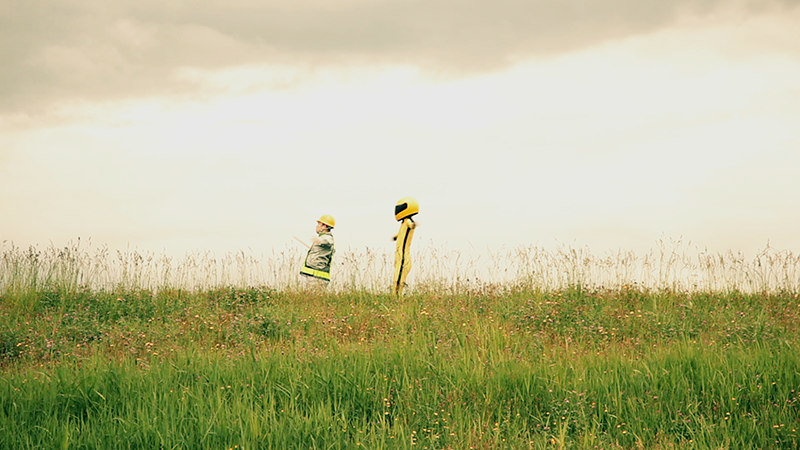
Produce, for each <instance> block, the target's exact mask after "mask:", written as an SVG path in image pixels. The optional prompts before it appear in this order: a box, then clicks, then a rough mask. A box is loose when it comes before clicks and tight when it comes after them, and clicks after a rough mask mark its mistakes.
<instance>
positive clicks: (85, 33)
mask: <svg viewBox="0 0 800 450" xmlns="http://www.w3.org/2000/svg"><path fill="white" fill-rule="evenodd" d="M5 1H9V0H5ZM12 3H14V5H13V6H10V5H6V7H5V8H3V10H4V12H2V13H0V14H1V15H0V24H2V26H0V58H2V59H3V61H4V64H3V66H2V68H0V105H2V106H0V113H6V114H8V113H17V114H19V113H23V114H31V113H41V112H43V111H45V110H46V108H48V107H49V106H50V105H52V104H53V103H54V102H58V101H64V100H79V101H92V102H96V101H105V100H116V99H124V98H141V97H152V96H178V97H181V96H183V97H186V98H193V97H195V96H198V95H213V94H215V93H218V92H215V91H214V90H209V89H208V86H207V85H205V84H203V83H202V82H201V81H200V80H197V79H193V78H192V77H187V76H186V74H187V73H191V72H192V71H197V70H199V71H212V72H213V71H223V70H226V69H227V70H230V69H235V68H237V67H246V66H267V67H293V68H295V69H297V73H295V75H292V76H293V77H297V80H298V82H300V83H302V82H303V80H304V79H305V78H306V76H307V75H305V74H306V72H307V71H311V72H313V71H314V70H315V69H316V68H319V67H348V66H413V67H417V68H419V69H421V70H422V71H423V72H425V73H427V74H430V75H436V76H444V77H460V76H464V75H469V74H474V73H480V72H491V71H496V70H502V69H504V68H507V67H508V66H509V65H512V64H515V63H516V62H518V61H521V60H525V59H528V58H531V57H542V56H550V55H556V54H559V53H562V52H567V51H571V50H575V49H580V48H583V47H587V46H591V45H596V44H598V43H602V42H604V41H607V40H609V39H620V38H625V37H628V36H632V35H638V34H643V33H650V32H653V31H657V30H659V29H662V28H664V27H667V26H669V25H670V24H673V23H675V21H676V20H678V19H679V18H680V17H685V16H687V15H688V16H690V17H707V16H709V15H710V14H712V13H713V12H714V11H717V10H718V9H719V7H720V5H724V4H725V2H722V1H719V0H702V1H696V0H695V1H691V0H659V1H645V2H643V1H641V0H607V1H603V2H585V1H581V0H563V1H558V2H554V1H551V0H536V1H528V0H525V1H522V0H499V1H497V2H491V3H487V2H485V1H483V0H437V1H435V2H431V1H423V0H387V1H380V2H375V1H363V0H309V1H303V2H285V1H277V0H273V1H255V0H228V1H215V0H205V1H181V0H167V1H164V0H137V1H129V0H125V1H115V2H97V1H90V0H50V1H46V0H45V1H38V2H19V1H15V2H12ZM744 5H745V6H746V7H747V10H748V11H753V12H754V13H758V12H759V11H761V10H764V9H765V8H767V5H770V8H773V9H774V8H789V7H790V5H795V3H794V2H791V1H788V0H786V1H783V2H781V1H766V2H765V1H750V2H745V3H744ZM795 7H796V5H795ZM794 50H796V49H794ZM264 83H267V84H269V83H275V85H276V86H277V87H285V86H287V85H291V84H292V81H291V77H290V80H289V81H288V82H287V80H286V79H285V77H284V78H280V79H278V80H275V79H271V78H269V77H266V78H265V81H264ZM220 89H223V88H220Z"/></svg>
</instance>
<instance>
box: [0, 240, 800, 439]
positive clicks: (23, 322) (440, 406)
mask: <svg viewBox="0 0 800 450" xmlns="http://www.w3.org/2000/svg"><path fill="white" fill-rule="evenodd" d="M83 245H84V244H83V243H76V244H74V245H70V246H68V247H65V248H54V247H50V248H48V249H45V250H38V249H36V248H31V249H28V250H21V249H18V248H15V247H13V246H10V247H8V248H5V249H4V253H3V262H2V264H3V265H2V267H1V269H2V272H0V278H2V280H3V284H2V290H0V373H2V376H0V448H14V449H50V448H60V449H69V448H75V449H82V448H98V449H99V448H103V449H106V448H114V449H117V448H119V449H152V448H169V449H207V448H217V449H242V448H243V449H309V448H310V449H350V448H362V447H363V448H374V449H398V448H399V449H406V448H407V449H426V448H427V449H471V448H473V449H495V448H500V449H503V448H506V449H550V448H578V449H594V448H604V449H627V448H647V449H673V448H674V449H677V448H681V449H683V448H696V449H745V448H787V449H788V448H798V447H799V446H800V438H799V437H798V432H797V430H798V427H800V395H799V394H798V392H800V369H799V368H800V356H798V355H799V353H798V351H797V346H798V343H800V320H798V319H800V300H799V299H798V294H797V290H796V288H795V287H794V284H793V283H795V282H796V280H795V278H794V272H793V270H794V267H795V266H796V263H795V262H794V261H795V257H794V256H793V255H792V254H790V253H788V252H778V251H775V250H772V249H766V250H765V251H764V252H762V253H760V254H759V255H757V257H756V259H755V260H753V261H750V262H748V261H746V260H744V259H742V258H739V259H737V257H735V256H732V254H731V255H715V256H714V257H713V258H711V257H709V258H707V259H702V258H701V257H698V256H697V255H694V256H691V257H689V256H686V255H687V253H686V252H685V251H684V250H685V248H684V247H677V250H676V248H675V247H664V249H663V251H662V252H661V253H659V254H658V255H657V256H655V255H650V256H646V257H641V258H640V257H637V256H635V255H632V254H629V253H618V254H614V255H610V256H608V257H604V258H600V257H595V256H592V255H591V254H590V253H589V252H588V251H587V250H585V249H572V248H567V247H565V248H561V249H557V250H555V251H550V252H546V251H544V250H541V249H536V248H525V247H519V248H516V249H514V250H513V251H511V252H503V251H500V252H493V253H491V254H490V255H489V256H487V257H486V258H485V259H481V258H482V256H481V257H478V256H475V257H472V256H470V255H468V254H463V253H460V252H457V251H450V250H447V249H446V248H436V247H433V246H428V247H426V246H424V245H423V246H420V247H419V249H418V251H417V254H415V257H416V266H415V271H416V273H417V275H416V277H415V278H414V280H413V281H412V284H411V286H410V289H409V290H408V294H407V295H405V296H404V297H401V298H397V297H394V296H393V295H391V294H390V293H389V290H388V289H387V288H385V287H384V284H383V281H381V280H383V279H384V278H387V279H388V277H389V276H390V274H389V267H390V263H391V260H390V259H389V255H387V254H384V253H381V252H376V251H372V250H364V251H361V252H356V251H344V252H340V253H339V254H337V264H339V265H340V266H337V268H336V269H335V270H336V272H335V275H336V278H337V279H338V281H337V283H338V284H337V285H335V286H334V288H333V289H329V290H327V291H318V290H311V291H306V290H303V289H301V286H298V285H296V284H295V283H296V282H295V281H293V280H295V279H296V276H295V275H296V270H295V269H296V264H297V262H298V260H301V258H302V254H300V253H298V252H291V251H288V250H287V251H286V252H283V253H280V252H279V253H276V254H273V255H272V256H271V257H270V258H255V257H252V256H251V255H246V254H244V253H240V254H238V255H237V254H230V255H227V256H225V257H223V258H219V259H217V258H215V257H214V256H213V255H212V254H210V253H196V254H191V255H187V256H186V258H185V259H183V260H179V261H175V260H172V259H170V258H167V257H165V256H154V255H147V254H139V253H137V252H127V253H124V252H118V253H116V256H113V257H112V256H111V252H109V251H108V250H107V249H106V248H104V247H101V248H100V249H96V250H92V249H91V247H90V246H86V247H84V246H83ZM681 249H683V250H681ZM509 258H510V259H509ZM509 261H512V263H509ZM702 261H708V262H709V264H710V266H703V265H702V264H700V262H702ZM645 262H646V263H647V264H645ZM447 267H450V268H452V267H457V268H459V270H458V271H456V273H452V272H448V271H446V270H445V269H446V268H447ZM765 267H766V268H765ZM712 275H713V276H720V277H722V276H724V277H727V278H724V279H723V280H717V281H715V282H714V283H712V280H710V279H708V280H706V281H702V282H700V280H704V279H705V278H703V277H711V276H712ZM679 280H680V281H679ZM724 281H727V283H729V284H727V285H726V284H724Z"/></svg>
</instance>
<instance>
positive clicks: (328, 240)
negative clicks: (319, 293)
mask: <svg viewBox="0 0 800 450" xmlns="http://www.w3.org/2000/svg"><path fill="white" fill-rule="evenodd" d="M319 238H320V242H319V243H314V244H313V245H311V247H309V249H308V253H307V254H306V260H305V262H304V263H303V268H302V269H300V273H301V274H302V275H306V276H310V277H315V278H320V279H322V280H326V281H330V280H331V262H332V261H333V254H334V252H335V251H336V250H335V249H334V245H333V235H332V234H331V233H330V232H329V231H323V232H322V233H320V234H319Z"/></svg>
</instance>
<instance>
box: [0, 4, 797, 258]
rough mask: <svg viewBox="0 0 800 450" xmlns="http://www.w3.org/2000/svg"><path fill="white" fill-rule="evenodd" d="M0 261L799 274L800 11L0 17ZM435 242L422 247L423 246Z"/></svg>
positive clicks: (384, 10) (398, 10)
mask: <svg viewBox="0 0 800 450" xmlns="http://www.w3.org/2000/svg"><path fill="white" fill-rule="evenodd" d="M0 57H2V60H3V61H4V64H3V66H2V67H0V242H5V243H4V244H3V245H5V246H8V245H10V244H12V243H13V245H15V246H17V247H27V246H29V245H39V246H47V245H50V244H51V243H52V244H53V245H56V246H62V245H65V244H67V243H68V242H72V241H75V240H76V239H77V238H80V239H81V240H82V241H86V240H91V242H92V243H93V245H95V246H98V245H107V246H109V247H110V248H112V249H125V248H135V249H141V250H147V251H154V252H162V251H167V252H169V253H174V254H182V253H183V252H186V251H190V250H210V251H214V252H227V251H237V250H242V249H248V250H250V251H254V252H256V253H261V252H270V251H272V250H273V249H282V248H285V247H286V246H296V245H298V244H297V242H296V241H295V240H294V239H293V237H294V236H298V237H300V238H302V239H306V240H307V239H308V237H310V236H311V235H312V234H313V231H314V223H315V220H316V219H317V218H318V217H319V216H320V215H322V214H331V215H333V216H334V217H335V218H336V220H337V227H336V229H335V230H334V235H335V236H336V239H337V245H339V246H340V247H342V246H343V247H350V248H365V247H368V248H386V249H390V248H392V246H393V243H392V242H391V240H390V238H391V236H392V235H394V234H395V233H396V232H397V228H398V225H397V223H396V222H395V221H394V217H393V209H394V205H395V203H396V202H397V201H398V200H399V199H400V198H402V197H405V196H413V197H415V198H417V200H418V201H419V203H420V214H419V216H418V220H419V222H420V228H419V229H418V232H417V233H418V234H417V238H416V239H417V241H418V242H419V241H420V240H422V241H423V242H428V243H433V244H435V245H447V246H448V247H450V248H456V249H459V248H480V249H484V248H500V247H506V248H510V247H514V246H518V245H524V246H528V245H535V246H543V247H548V246H552V245H561V244H569V245H577V246H588V247H590V248H591V249H592V250H593V251H595V252H597V253H602V252H605V251H609V250H611V251H614V250H618V249H624V250H634V251H637V252H646V251H648V249H651V248H653V247H655V246H657V245H658V244H657V242H658V241H659V240H662V239H682V240H683V241H685V242H690V243H691V244H692V245H695V246H698V247H701V248H706V249H708V250H710V251H712V252H723V251H727V250H734V251H743V252H747V253H753V252H756V251H758V250H760V249H763V248H764V247H765V246H766V245H767V244H769V245H770V246H772V247H774V248H778V249H787V250H790V251H793V252H800V234H798V233H797V231H796V230H797V229H798V226H800V177H798V176H797V175H796V172H797V168H798V167H800V2H797V1H789V0H785V1H780V0H771V1H746V0H742V1H714V0H700V1H684V0H663V1H645V2H643V1H641V0H604V1H600V2H580V1H573V0H568V1H559V2H553V1H550V0H531V1H526V2H520V1H516V0H499V1H496V2H491V3H489V2H483V1H476V0H458V1H455V0H440V1H437V2H422V1H419V0H382V1H377V2H376V1H365V0H326V1H321V0H310V1H305V2H285V1H275V0H266V1H265V0H259V1H253V0H227V1H225V2H222V1H215V0H204V1H198V0H195V1H192V2H188V1H181V0H167V1H164V0H159V1H147V0H145V1H142V0H138V1H129V0H122V1H115V2H99V1H92V0H58V1H55V0H53V1H46V0H43V1H36V2H23V1H20V0H0ZM418 245H419V244H418Z"/></svg>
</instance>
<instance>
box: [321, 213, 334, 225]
mask: <svg viewBox="0 0 800 450" xmlns="http://www.w3.org/2000/svg"><path fill="white" fill-rule="evenodd" d="M317 222H322V223H324V224H325V225H327V226H329V227H331V228H333V227H335V226H336V219H334V218H333V216H331V215H330V214H325V215H323V216H322V217H320V218H319V219H317Z"/></svg>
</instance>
